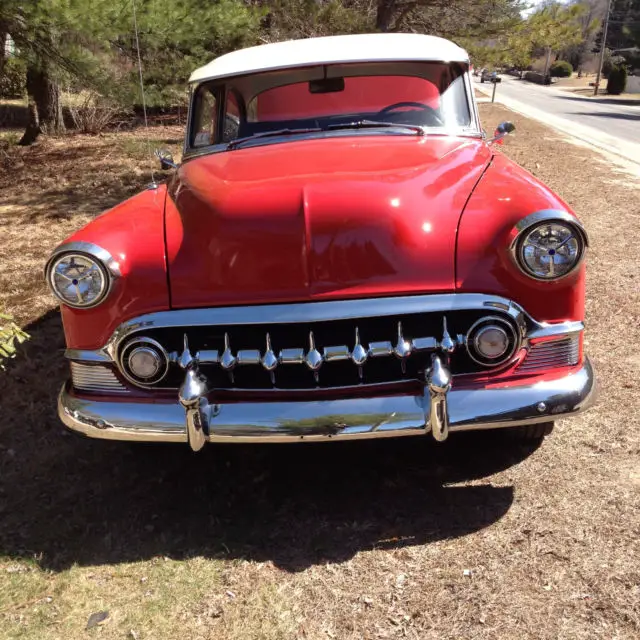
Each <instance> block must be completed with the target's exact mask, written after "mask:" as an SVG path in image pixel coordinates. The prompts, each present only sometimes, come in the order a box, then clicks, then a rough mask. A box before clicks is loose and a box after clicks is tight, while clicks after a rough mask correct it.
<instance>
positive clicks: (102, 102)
mask: <svg viewBox="0 0 640 640" xmlns="http://www.w3.org/2000/svg"><path fill="white" fill-rule="evenodd" d="M122 114H123V109H122V108H120V107H119V106H118V105H117V104H115V103H113V102H112V101H110V100H108V99H106V98H103V97H102V96H100V95H98V94H97V93H92V92H89V93H87V95H86V96H85V97H84V98H83V99H82V100H81V101H80V104H79V105H77V106H70V107H69V115H70V116H71V119H72V120H73V126H74V127H75V128H76V129H77V130H78V131H80V132H81V133H91V134H97V133H101V132H102V131H104V130H105V129H106V128H107V127H109V126H111V125H113V123H114V122H115V121H116V120H117V119H118V118H119V117H120V116H122Z"/></svg>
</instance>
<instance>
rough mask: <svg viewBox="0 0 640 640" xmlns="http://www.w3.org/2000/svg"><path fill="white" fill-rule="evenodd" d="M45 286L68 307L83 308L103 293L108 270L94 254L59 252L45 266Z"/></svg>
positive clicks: (97, 299) (107, 285)
mask: <svg viewBox="0 0 640 640" xmlns="http://www.w3.org/2000/svg"><path fill="white" fill-rule="evenodd" d="M48 280H49V286H50V287H51V290H52V291H53V293H54V294H55V295H56V296H57V297H58V298H59V299H60V300H61V301H62V302H64V303H65V304H67V305H69V306H70V307H76V308H80V309H82V308H87V307H93V306H95V305H96V304H98V303H99V302H100V301H101V300H102V299H103V298H104V297H105V295H106V294H107V291H108V290H109V285H110V279H109V274H108V273H107V270H106V269H105V267H104V265H103V264H102V263H101V262H100V261H99V260H98V259H96V258H94V257H92V256H90V255H89V254H85V253H63V254H61V255H60V256H58V257H57V258H55V259H54V260H53V261H52V262H51V265H50V267H49V273H48Z"/></svg>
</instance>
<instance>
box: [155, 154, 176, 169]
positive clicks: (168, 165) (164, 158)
mask: <svg viewBox="0 0 640 640" xmlns="http://www.w3.org/2000/svg"><path fill="white" fill-rule="evenodd" d="M154 155H155V157H156V158H158V160H160V168H161V169H162V170H163V171H165V170H166V169H177V168H178V165H177V164H176V163H175V162H174V160H173V156H172V155H171V152H170V151H167V149H156V150H155V151H154Z"/></svg>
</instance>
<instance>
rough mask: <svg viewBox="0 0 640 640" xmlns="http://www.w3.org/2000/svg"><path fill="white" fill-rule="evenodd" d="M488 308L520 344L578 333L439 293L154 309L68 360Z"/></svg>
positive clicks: (484, 299)
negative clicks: (150, 334)
mask: <svg viewBox="0 0 640 640" xmlns="http://www.w3.org/2000/svg"><path fill="white" fill-rule="evenodd" d="M465 309H466V310H480V311H485V310H486V311H487V312H490V311H491V310H492V309H495V310H501V311H504V312H505V313H507V314H508V315H509V316H510V317H511V318H512V319H513V320H514V322H515V323H516V325H517V326H519V327H520V332H521V337H522V341H523V346H526V344H528V341H529V340H531V339H534V338H535V339H537V338H544V337H549V336H563V335H567V334H570V333H575V332H578V331H582V330H583V329H584V324H583V323H582V322H581V321H568V322H559V323H545V322H538V321H536V320H534V319H533V318H531V316H529V315H528V314H527V313H526V311H525V310H524V309H523V308H522V307H521V306H520V305H518V304H517V303H515V302H513V301H511V300H509V299H507V298H503V297H500V296H493V295H484V294H481V293H443V294H432V295H416V296H398V297H386V298H365V299H362V298H355V299H350V300H335V301H334V300H331V301H320V302H299V303H289V304H271V305H252V306H248V305H246V306H235V307H208V308H199V309H178V310H173V311H158V312H154V313H149V314H146V315H143V316H138V317H136V318H132V319H130V320H127V321H126V322H124V323H122V324H121V325H120V326H119V327H118V328H117V329H116V330H115V331H114V333H113V334H112V336H111V337H110V338H109V340H108V342H107V344H106V345H105V346H104V347H102V348H101V349H97V350H84V349H67V351H66V352H65V355H66V357H67V358H68V359H70V360H78V361H88V362H115V361H116V355H117V352H118V348H119V346H120V344H121V343H122V341H124V340H125V339H127V338H128V337H129V336H131V335H132V334H135V333H137V332H141V331H147V330H149V329H157V328H169V327H183V326H194V327H195V326H208V325H216V324H221V325H236V324H288V323H297V322H322V321H327V320H348V319H356V318H367V317H375V316H380V315H384V316H392V315H398V314H407V313H433V312H443V313H447V312H453V311H460V310H465Z"/></svg>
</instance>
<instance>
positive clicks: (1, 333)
mask: <svg viewBox="0 0 640 640" xmlns="http://www.w3.org/2000/svg"><path fill="white" fill-rule="evenodd" d="M27 338H29V334H28V333H26V332H25V331H23V330H22V329H21V328H20V327H19V326H18V325H17V324H16V323H15V322H13V320H12V319H11V317H10V316H8V315H6V314H4V313H0V369H4V364H3V360H5V359H7V358H13V357H14V356H15V355H16V343H17V344H20V343H22V342H24V341H25V340H27Z"/></svg>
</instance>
